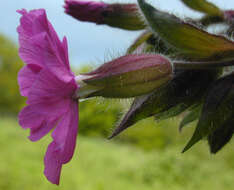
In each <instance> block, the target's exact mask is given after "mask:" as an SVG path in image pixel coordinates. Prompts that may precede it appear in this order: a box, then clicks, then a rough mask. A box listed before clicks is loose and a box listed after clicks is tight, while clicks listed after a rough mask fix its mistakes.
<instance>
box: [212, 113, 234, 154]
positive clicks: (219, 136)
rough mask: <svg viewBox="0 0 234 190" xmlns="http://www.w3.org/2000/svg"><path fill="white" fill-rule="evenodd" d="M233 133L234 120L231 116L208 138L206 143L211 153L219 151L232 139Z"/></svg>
mask: <svg viewBox="0 0 234 190" xmlns="http://www.w3.org/2000/svg"><path fill="white" fill-rule="evenodd" d="M233 133H234V119H233V116H231V118H230V119H228V120H227V121H226V122H225V123H224V125H222V126H220V127H218V128H217V129H216V130H215V131H214V132H213V133H211V134H210V135H209V136H208V142H209V146H210V151H211V153H214V154H215V153H217V152H218V151H219V150H221V149H222V148H223V147H224V146H225V145H226V144H227V143H228V142H229V141H230V140H231V138H232V135H233Z"/></svg>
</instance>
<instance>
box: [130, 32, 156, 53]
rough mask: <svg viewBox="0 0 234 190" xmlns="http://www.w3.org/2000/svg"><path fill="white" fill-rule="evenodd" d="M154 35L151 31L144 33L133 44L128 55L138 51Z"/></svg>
mask: <svg viewBox="0 0 234 190" xmlns="http://www.w3.org/2000/svg"><path fill="white" fill-rule="evenodd" d="M152 35H153V33H152V32H150V31H145V32H143V33H142V34H141V35H140V36H139V37H138V38H137V39H136V40H135V42H133V44H132V45H131V46H130V47H129V48H128V50H127V53H128V54H131V53H133V52H134V51H136V50H137V49H138V48H139V47H140V46H141V45H142V44H143V43H144V42H146V41H147V40H148V39H149V38H150V37H151V36H152Z"/></svg>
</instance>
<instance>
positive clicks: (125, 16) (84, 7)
mask: <svg viewBox="0 0 234 190" xmlns="http://www.w3.org/2000/svg"><path fill="white" fill-rule="evenodd" d="M64 8H65V12H66V13H67V14H69V15H71V16H72V17H74V18H76V19H78V20H80V21H87V22H94V23H96V24H106V25H109V26H112V27H117V28H122V29H126V30H141V29H144V28H145V24H144V22H143V21H142V20H141V19H140V17H139V15H138V13H137V10H138V8H137V5H136V4H120V3H114V4H107V3H104V2H94V1H80V0H66V1H65V6H64Z"/></svg>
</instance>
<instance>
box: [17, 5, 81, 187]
mask: <svg viewBox="0 0 234 190" xmlns="http://www.w3.org/2000/svg"><path fill="white" fill-rule="evenodd" d="M18 12H19V13H20V14H21V15H22V17H21V19H20V26H19V27H18V28H17V31H18V33H19V44H20V48H19V55H20V57H21V59H22V60H23V61H24V62H25V63H26V65H25V66H24V67H23V68H22V69H21V70H20V72H19V74H18V82H19V86H20V92H21V95H22V96H26V97H27V98H28V100H27V104H28V105H27V106H26V107H25V108H23V110H22V111H21V112H20V113H19V123H20V125H21V126H22V127H23V128H24V129H28V128H29V129H30V136H29V139H30V140H31V141H37V140H39V139H41V138H42V137H43V136H45V135H46V134H47V133H49V132H50V131H51V130H53V132H52V138H53V141H52V143H51V144H50V145H49V146H48V149H47V152H46V155H45V159H44V164H45V169H44V174H45V176H46V177H47V179H48V180H49V181H50V182H52V183H54V184H59V178H60V173H61V168H62V165H63V164H66V163H67V162H69V161H70V160H71V158H72V156H73V153H74V149H75V145H76V137H77V129H78V103H77V100H74V99H73V95H74V94H75V92H76V91H77V90H78V89H79V86H78V85H77V84H76V82H75V76H74V74H73V73H72V72H71V69H70V66H69V60H68V47H67V40H66V38H64V39H63V41H62V42H61V41H60V40H59V38H58V36H57V34H56V32H55V31H54V29H53V27H52V25H51V23H50V22H49V21H48V19H47V17H46V13H45V10H43V9H38V10H32V11H30V12H27V11H26V10H20V11H18Z"/></svg>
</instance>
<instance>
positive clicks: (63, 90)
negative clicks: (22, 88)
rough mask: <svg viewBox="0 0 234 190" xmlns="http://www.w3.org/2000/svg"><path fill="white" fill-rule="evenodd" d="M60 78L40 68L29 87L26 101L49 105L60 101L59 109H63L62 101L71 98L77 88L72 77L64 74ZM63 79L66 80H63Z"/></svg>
mask: <svg viewBox="0 0 234 190" xmlns="http://www.w3.org/2000/svg"><path fill="white" fill-rule="evenodd" d="M60 78H61V79H60ZM60 78H58V77H57V76H56V75H54V74H53V73H51V72H50V71H48V70H46V69H42V70H41V72H40V73H39V75H38V78H37V81H36V82H35V83H34V84H33V86H32V87H31V91H30V93H29V96H28V101H27V103H28V104H39V103H46V104H48V106H50V104H53V103H58V104H60V102H61V108H60V109H63V107H62V106H63V103H62V102H63V101H65V102H66V101H68V99H71V98H72V96H73V94H74V92H75V91H76V89H77V84H76V82H75V80H74V78H71V77H66V76H61V77H60ZM64 80H67V81H66V82H64ZM57 109H58V108H57ZM55 111H56V110H55Z"/></svg>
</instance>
